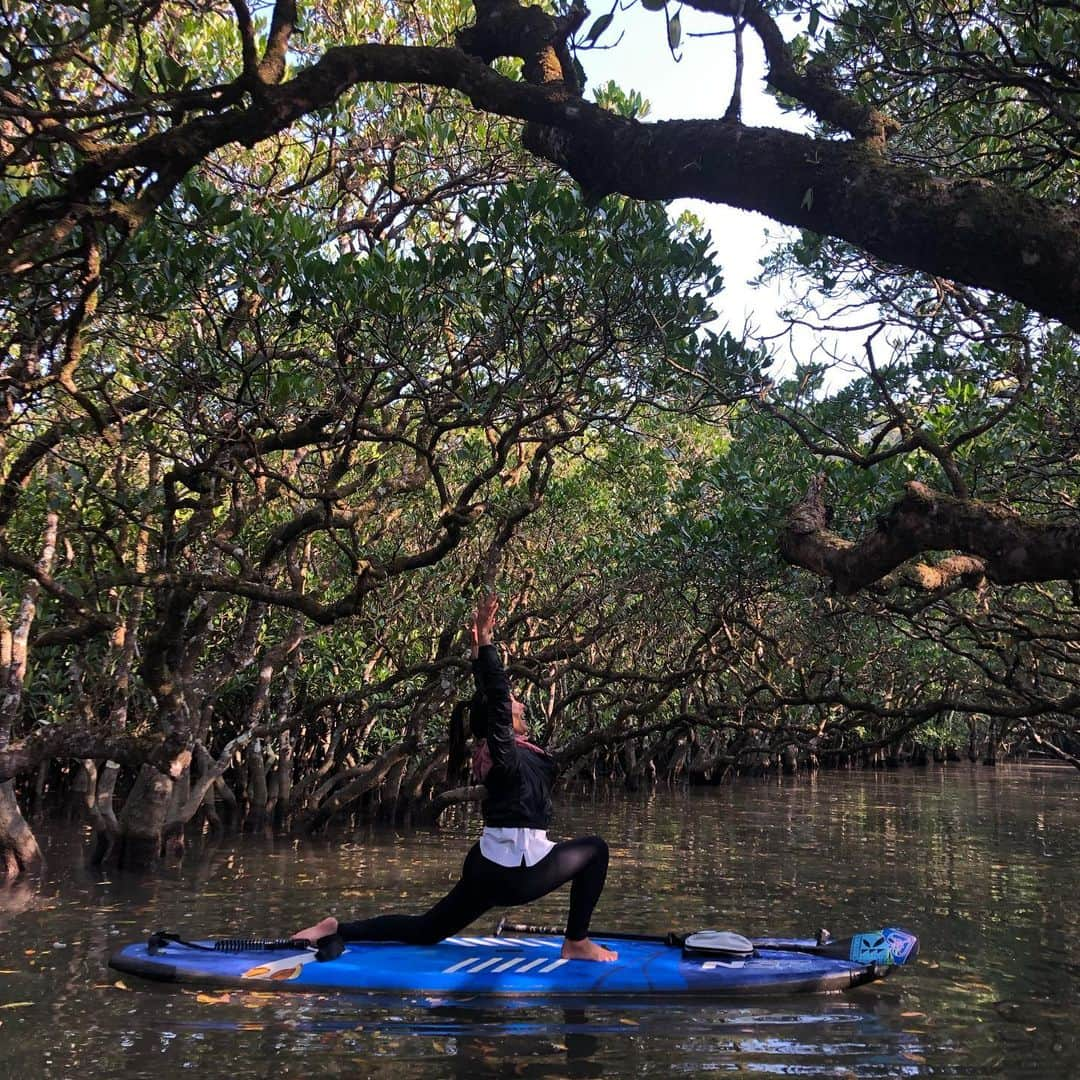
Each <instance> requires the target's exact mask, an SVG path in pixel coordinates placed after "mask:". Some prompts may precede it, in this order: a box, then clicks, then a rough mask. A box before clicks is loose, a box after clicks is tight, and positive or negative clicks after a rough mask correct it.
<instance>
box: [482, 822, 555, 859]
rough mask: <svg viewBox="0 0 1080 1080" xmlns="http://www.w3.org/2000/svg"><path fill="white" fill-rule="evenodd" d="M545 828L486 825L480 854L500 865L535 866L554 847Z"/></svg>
mask: <svg viewBox="0 0 1080 1080" xmlns="http://www.w3.org/2000/svg"><path fill="white" fill-rule="evenodd" d="M554 846H555V842H554V841H553V840H549V839H548V834H547V831H546V830H544V829H507V828H496V827H494V826H492V825H485V826H484V831H483V833H481V835H480V854H481V855H483V856H484V858H485V859H490V860H491V861H492V862H493V863H498V864H499V866H520V865H521V863H522V861H523V860H524V862H525V865H526V866H535V865H536V864H537V863H538V862H539V861H540V860H541V859H542V858H543V857H544V856H545V855H546V854H547V853H548V852H549V851H550V850H551V849H552V848H553V847H554Z"/></svg>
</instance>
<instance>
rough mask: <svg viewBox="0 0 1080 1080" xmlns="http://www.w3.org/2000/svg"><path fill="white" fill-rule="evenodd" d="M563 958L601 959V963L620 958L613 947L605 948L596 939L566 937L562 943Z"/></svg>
mask: <svg viewBox="0 0 1080 1080" xmlns="http://www.w3.org/2000/svg"><path fill="white" fill-rule="evenodd" d="M562 958H563V959H564V960H599V961H600V962H601V963H610V962H611V961H612V960H618V959H619V954H618V953H617V952H613V951H612V950H611V949H605V948H604V946H603V945H597V944H596V942H595V941H590V940H589V939H588V938H582V939H581V940H580V941H571V940H570V939H569V938H564V939H563V943H562Z"/></svg>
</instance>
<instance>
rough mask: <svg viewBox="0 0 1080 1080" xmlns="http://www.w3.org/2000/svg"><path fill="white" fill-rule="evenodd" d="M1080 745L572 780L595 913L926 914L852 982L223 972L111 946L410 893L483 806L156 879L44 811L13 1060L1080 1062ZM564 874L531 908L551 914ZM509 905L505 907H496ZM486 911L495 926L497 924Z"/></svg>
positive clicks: (457, 843) (247, 854) (399, 1064)
mask: <svg viewBox="0 0 1080 1080" xmlns="http://www.w3.org/2000/svg"><path fill="white" fill-rule="evenodd" d="M1077 791H1078V787H1077V779H1076V777H1075V776H1074V775H1073V774H1072V773H1070V772H1068V771H1065V770H1050V769H1027V768H1019V767H1016V768H1014V767H1009V768H1006V769H1000V770H998V771H996V772H990V771H988V770H979V769H971V770H969V769H967V768H966V767H965V768H958V769H927V770H923V771H915V770H912V771H903V772H899V773H889V774H881V773H867V774H856V775H846V774H845V775H826V776H823V777H820V778H818V779H817V780H816V781H813V782H807V781H805V780H801V781H798V782H784V783H761V784H757V783H751V782H748V783H740V784H736V785H734V786H732V787H727V788H719V789H712V790H708V791H692V792H689V793H680V792H674V793H673V792H668V791H661V792H657V793H656V794H654V795H651V796H643V797H640V798H616V799H611V800H602V799H601V800H588V801H577V802H571V803H564V805H563V807H562V809H561V812H560V819H559V835H568V834H573V833H578V832H602V833H604V834H605V835H606V836H607V837H608V839H609V841H610V842H611V847H612V854H613V859H612V870H611V875H610V877H609V885H608V889H607V890H606V891H605V895H604V897H603V898H602V901H601V906H600V909H599V910H598V912H597V916H596V923H597V926H598V927H606V928H608V929H615V928H617V929H620V930H627V931H638V932H655V931H664V930H667V929H684V930H685V929H690V928H695V927H702V926H713V927H717V928H725V929H737V930H740V931H742V932H745V933H748V934H769V933H774V934H808V933H813V931H814V930H815V929H816V928H817V927H819V926H828V927H829V928H830V929H831V930H833V932H834V933H837V934H842V933H844V932H850V931H853V930H857V929H868V928H871V927H873V926H875V925H882V924H883V923H887V922H895V923H898V924H900V925H908V926H910V927H911V928H912V929H915V930H916V931H917V932H918V933H919V934H920V936H921V938H922V952H921V955H920V958H919V960H918V962H917V964H916V966H915V967H914V968H913V969H910V970H908V969H905V970H903V971H901V972H899V973H897V974H896V975H895V976H894V977H892V978H890V979H888V980H886V981H885V982H884V983H879V984H874V985H873V986H869V987H864V988H861V989H860V990H858V991H856V992H854V993H852V994H849V995H845V996H840V997H825V998H800V999H787V1000H769V1001H755V1002H753V1003H740V1002H724V1001H715V1002H702V1001H693V1002H685V1001H683V1002H662V1003H657V1002H643V1001H628V1002H621V1003H617V1002H611V1001H604V1002H595V1001H594V1002H574V1003H566V1002H560V1003H559V1004H557V1005H555V1004H551V1003H542V1002H537V1001H535V1000H522V1001H518V1002H513V1003H507V1002H505V1001H502V1000H500V1001H498V1002H497V1003H496V1002H494V1001H492V1000H490V999H489V1000H488V1001H486V1002H485V1001H483V1000H481V999H472V1000H468V999H464V1000H437V999H432V998H415V999H404V1000H403V999H400V998H398V999H392V1000H386V999H376V998H372V997H346V996H323V995H301V994H288V993H281V994H259V993H252V992H244V991H230V992H228V993H204V994H200V993H198V992H197V991H194V990H190V989H183V988H179V987H170V986H163V985H157V984H147V983H143V982H141V981H139V980H138V979H136V978H134V977H125V978H123V979H121V978H118V977H117V975H116V973H115V972H111V971H109V970H108V969H107V968H106V967H105V965H104V961H105V958H106V957H107V955H108V954H109V952H110V951H112V949H114V948H115V947H117V946H118V945H119V944H120V943H121V942H124V941H128V940H135V939H138V938H140V937H143V936H144V935H146V934H147V933H149V932H150V931H152V930H155V929H159V928H167V929H171V930H175V931H179V932H180V933H182V934H185V935H186V936H205V935H219V936H242V935H250V934H261V935H267V936H281V935H283V934H285V933H288V932H290V931H291V930H293V929H295V928H296V927H298V926H300V925H306V924H307V923H309V922H310V921H311V920H312V918H313V916H316V915H319V914H321V913H323V912H325V911H335V912H336V913H339V914H345V913H356V914H357V915H362V914H367V913H370V912H375V911H379V910H387V909H390V908H403V909H407V910H416V909H418V908H421V907H423V906H425V905H427V904H428V903H430V902H431V901H432V900H434V899H435V898H437V897H438V896H440V895H442V893H443V892H445V890H446V889H447V888H448V886H449V885H450V883H451V882H452V881H453V880H454V879H455V878H456V875H457V872H458V870H459V868H460V863H461V859H462V857H463V856H464V853H465V851H466V849H467V847H468V844H469V838H470V837H471V836H472V835H474V833H475V830H476V828H477V823H476V822H475V821H471V820H467V819H463V820H461V821H459V822H457V823H456V824H454V825H452V826H451V827H449V828H447V829H445V830H443V831H441V832H434V831H430V830H420V831H409V832H403V831H394V830H381V831H380V830H373V831H371V832H367V833H364V834H362V835H356V836H350V837H347V838H345V837H336V838H327V839H322V840H319V841H317V842H305V843H299V842H297V841H295V840H286V839H276V840H275V839H263V838H259V839H251V838H248V839H242V840H240V839H238V840H236V841H227V842H225V843H223V844H220V845H216V846H207V847H203V848H201V849H200V848H198V846H197V845H195V846H193V847H192V849H191V850H190V851H189V855H188V856H187V857H186V858H185V861H184V862H183V863H182V864H180V865H179V866H174V867H171V868H168V869H166V870H164V871H163V872H162V873H160V874H156V875H152V876H146V877H132V876H128V875H124V876H119V875H113V874H109V873H102V872H100V871H96V870H94V869H91V868H88V867H86V866H85V864H84V861H83V859H84V850H85V844H84V839H85V838H84V836H83V835H82V834H81V833H80V831H79V830H72V829H71V828H70V827H68V828H66V829H59V828H57V829H50V830H43V832H42V839H43V840H44V841H45V843H46V856H47V859H48V865H47V868H46V871H45V874H44V877H43V878H42V880H41V882H40V883H30V884H24V885H20V886H18V887H16V888H15V889H13V890H9V891H6V892H0V1076H3V1077H7V1076H15V1077H19V1078H26V1080H30V1078H32V1077H33V1078H36V1077H46V1078H49V1077H65V1078H66V1077H69V1076H75V1075H80V1076H85V1077H92V1076H114V1075H124V1076H125V1077H140V1076H145V1077H154V1078H160V1077H162V1076H163V1075H165V1074H168V1075H173V1074H176V1073H180V1072H182V1071H185V1070H187V1071H194V1072H197V1073H199V1074H200V1075H202V1076H207V1077H230V1078H240V1077H248V1076H254V1077H262V1076H266V1077H275V1078H278V1077H311V1076H348V1077H385V1078H387V1080H391V1078H392V1080H398V1078H403V1077H425V1078H426V1077H445V1076H451V1077H453V1076H461V1077H464V1076H469V1077H486V1076H492V1077H493V1076H525V1077H532V1076H537V1077H539V1076H550V1077H559V1076H568V1077H578V1076H581V1077H586V1076H602V1075H603V1076H630V1075H635V1076H636V1075H643V1076H657V1075H670V1074H682V1075H687V1076H698V1075H701V1074H703V1073H706V1072H714V1071H718V1072H747V1073H764V1074H766V1075H784V1076H815V1077H816V1076H830V1077H831V1076H847V1077H895V1076H934V1077H941V1076H948V1077H952V1076H957V1077H960V1076H962V1077H998V1076H1004V1077H1008V1078H1013V1077H1039V1078H1040V1080H1042V1078H1048V1080H1057V1078H1062V1080H1065V1078H1069V1080H1072V1078H1074V1077H1076V1076H1080V1035H1078V1030H1077V1029H1078V1025H1077V1023H1076V1018H1077V1016H1080V900H1078V897H1080V873H1078V868H1080V800H1078V799H1077ZM565 904H566V898H565V896H558V895H556V896H554V897H550V898H547V899H545V900H543V901H541V902H540V903H539V904H537V905H534V906H533V907H531V908H530V909H529V916H528V917H529V918H530V920H535V921H536V922H541V923H550V922H553V921H558V920H560V919H561V918H562V917H563V916H564V914H565ZM497 914H498V913H492V915H491V919H490V921H491V923H494V921H495V918H496V917H497ZM478 926H480V924H478Z"/></svg>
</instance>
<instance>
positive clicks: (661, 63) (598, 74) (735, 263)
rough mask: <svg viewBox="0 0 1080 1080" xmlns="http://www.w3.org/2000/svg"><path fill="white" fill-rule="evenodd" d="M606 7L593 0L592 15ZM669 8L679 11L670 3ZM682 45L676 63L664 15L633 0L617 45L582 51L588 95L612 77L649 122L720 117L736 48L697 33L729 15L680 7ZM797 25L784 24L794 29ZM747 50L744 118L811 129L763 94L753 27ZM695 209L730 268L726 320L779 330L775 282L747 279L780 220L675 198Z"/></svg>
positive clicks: (606, 39)
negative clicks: (638, 99) (634, 97)
mask: <svg viewBox="0 0 1080 1080" xmlns="http://www.w3.org/2000/svg"><path fill="white" fill-rule="evenodd" d="M605 10H609V9H605V8H602V7H599V6H598V5H596V4H595V2H594V6H593V10H592V15H591V16H590V19H589V20H587V21H586V23H585V28H586V30H587V29H588V27H589V26H591V25H592V20H593V19H594V18H596V17H598V16H599V15H601V14H603V13H604V11H605ZM669 10H671V11H674V10H675V7H674V4H672V5H671V6H670V8H669ZM680 18H681V21H682V44H681V46H680V48H679V50H678V52H679V54H680V55H681V60H680V61H679V62H678V63H676V62H675V60H674V59H673V58H672V56H671V52H670V50H669V49H668V46H667V30H666V22H665V19H666V17H665V14H664V13H663V12H662V11H645V10H644V9H643V8H642V7H640V6H639V5H637V4H635V5H634V6H633V7H632V8H631V9H630V10H629V11H617V12H616V14H615V21H614V22H613V23H612V25H611V26H610V27H609V28H608V29H607V31H606V32H605V33H604V34H603V36H602V37H601V38H600V45H604V44H608V45H611V44H614V42H615V41H616V40H618V37H619V34H620V33H622V34H623V38H622V40H621V41H619V43H618V45H617V46H616V47H615V48H610V49H593V50H590V51H583V52H582V53H581V55H580V58H581V61H582V64H583V65H584V67H585V71H586V73H587V74H588V77H589V84H588V88H587V90H586V93H588V92H589V91H591V90H594V89H595V88H596V87H598V86H601V85H603V84H604V83H606V82H607V81H609V80H614V81H615V82H616V83H618V84H619V85H620V86H621V87H622V88H623V89H625V90H637V91H638V92H639V93H640V94H641V95H642V96H643V97H644V98H645V99H646V100H647V101H648V102H649V103H650V105H651V106H652V109H651V112H650V114H649V116H648V117H647V119H648V120H670V119H681V118H694V117H696V118H699V119H701V118H708V117H712V118H719V117H721V116H722V115H723V113H724V110H725V109H726V108H727V105H728V102H729V100H730V98H731V90H732V85H733V82H734V72H735V59H734V57H735V50H734V44H733V40H732V37H731V36H730V34H728V35H725V36H722V37H695V36H694V35H695V34H703V33H704V34H715V33H716V32H717V31H721V30H730V28H731V25H732V24H731V20H730V19H723V18H718V17H717V16H711V17H710V16H707V15H704V14H702V13H700V12H696V11H693V10H691V9H689V8H685V7H684V8H682V10H681V14H680ZM797 29H798V28H797V27H794V26H792V27H790V28H788V27H786V28H785V31H786V32H788V33H791V32H797ZM743 45H744V49H745V54H746V60H745V73H744V77H743V88H742V118H743V122H744V123H746V124H750V125H754V126H768V127H780V128H787V129H789V130H803V131H805V130H806V129H807V126H808V125H807V124H806V122H805V120H803V119H802V118H801V117H800V116H798V115H796V114H791V113H784V112H782V111H781V110H780V109H779V107H778V106H777V104H776V102H775V100H774V99H773V98H772V97H770V96H769V95H768V94H766V93H765V89H764V87H765V83H764V73H765V62H764V57H763V54H762V51H761V47H760V45H759V43H758V40H757V37H756V36H755V34H754V33H753V31H751V30H749V29H748V30H747V31H746V32H745V33H744V34H743ZM684 208H689V209H691V210H692V211H693V212H694V213H695V214H696V215H698V216H699V217H700V218H702V219H703V220H704V221H705V223H706V225H707V226H708V228H709V229H710V231H711V232H712V236H713V244H714V247H715V249H716V252H717V256H718V261H719V263H720V265H721V266H722V267H723V268H724V285H725V287H724V292H723V294H722V295H721V297H720V298H719V304H720V308H721V316H722V321H726V322H727V323H728V324H729V326H730V328H731V330H732V332H733V333H736V334H738V333H740V332H741V331H742V328H743V326H744V324H745V323H746V321H747V319H749V320H750V321H751V323H752V324H753V325H754V326H755V328H756V329H757V330H759V331H766V332H767V331H775V330H778V329H779V328H780V325H781V324H780V322H779V320H778V319H777V318H776V310H777V308H778V307H779V306H780V304H781V293H780V292H779V290H778V289H777V287H776V285H775V284H770V285H769V286H764V287H758V288H752V287H751V286H750V285H749V282H750V280H751V279H752V278H754V277H756V276H757V274H758V271H759V261H760V259H761V257H762V256H763V255H764V254H765V253H766V252H767V251H768V250H769V249H770V248H771V247H773V246H775V245H776V243H777V241H778V240H779V238H780V237H781V236H783V235H784V233H785V232H788V233H789V234H790V230H785V229H784V227H783V226H781V225H779V224H778V223H777V222H774V221H770V220H769V219H768V218H765V217H763V216H761V215H760V214H754V213H751V212H748V211H744V210H734V209H732V208H730V207H726V206H718V205H717V204H715V203H706V202H701V201H699V200H696V199H694V200H690V199H682V200H679V201H677V202H675V203H672V206H671V209H672V212H673V213H675V214H678V213H679V212H680V211H681V210H682V209H684ZM812 347H813V341H811V340H809V338H808V337H807V336H805V335H804V336H803V338H802V340H801V341H799V342H798V344H797V349H798V352H799V354H800V358H801V359H806V358H807V357H808V354H809V350H810V349H811V348H812Z"/></svg>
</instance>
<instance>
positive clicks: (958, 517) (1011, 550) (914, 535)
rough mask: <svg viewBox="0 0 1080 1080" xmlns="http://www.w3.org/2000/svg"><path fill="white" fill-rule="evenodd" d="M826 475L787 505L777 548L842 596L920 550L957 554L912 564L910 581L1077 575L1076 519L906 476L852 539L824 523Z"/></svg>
mask: <svg viewBox="0 0 1080 1080" xmlns="http://www.w3.org/2000/svg"><path fill="white" fill-rule="evenodd" d="M824 492H825V477H824V475H820V476H818V477H816V478H815V479H814V480H813V481H812V482H811V484H810V486H809V488H808V490H807V493H806V495H805V496H804V497H803V498H802V499H801V500H799V502H797V503H796V504H795V505H794V506H792V507H791V509H790V510H789V512H788V518H787V523H786V526H785V528H784V531H783V532H782V534H781V537H780V551H781V554H782V555H783V556H784V558H785V559H787V561H788V562H790V563H793V564H794V565H796V566H802V567H804V568H805V569H807V570H810V571H812V572H813V573H815V574H818V575H820V576H821V577H825V578H828V579H829V580H831V581H832V583H833V585H834V587H835V588H836V591H837V592H838V593H840V594H841V595H850V594H852V593H856V592H858V591H859V590H860V589H863V588H866V587H867V586H868V585H872V584H873V583H875V582H881V581H882V580H883V579H885V578H886V576H887V575H889V574H890V573H891V571H893V570H895V569H896V568H897V567H899V566H901V565H902V564H903V563H906V562H907V561H908V560H909V559H912V558H914V557H915V556H917V555H921V554H922V553H923V552H927V551H958V552H962V553H964V554H963V555H960V556H954V557H953V558H951V559H947V560H945V562H943V563H942V564H940V565H939V566H937V567H932V566H919V567H916V568H915V570H914V574H915V580H917V581H918V583H919V584H921V585H923V586H924V587H926V588H940V587H943V586H945V585H947V584H949V583H950V582H952V581H953V580H955V579H956V578H957V577H958V576H965V575H967V576H970V578H971V579H972V581H974V580H977V579H978V577H980V576H981V575H982V574H983V573H985V575H986V577H987V578H989V579H990V580H991V581H993V582H996V583H997V584H999V585H1013V584H1017V583H1019V582H1025V581H1058V580H1075V579H1077V578H1080V522H1078V523H1076V524H1056V523H1051V522H1038V521H1028V520H1025V519H1024V518H1021V517H1020V516H1019V515H1018V514H1015V513H1014V512H1012V511H1011V510H1008V509H1006V508H1004V507H1002V506H998V505H996V504H994V503H987V502H981V501H979V500H977V499H958V498H956V497H954V496H952V495H946V494H943V493H941V492H937V491H932V490H931V489H930V488H928V487H926V485H924V484H920V483H918V482H915V481H912V482H911V483H909V484H908V485H907V489H906V492H905V494H904V496H903V498H901V499H900V501H899V502H897V503H896V505H895V506H893V507H892V509H891V510H889V511H888V513H887V514H885V515H884V516H883V517H882V518H881V519H880V520H879V522H878V525H877V528H876V529H875V530H874V531H873V532H871V533H868V534H867V535H866V536H864V537H863V538H862V539H861V540H859V541H852V540H846V539H844V538H843V537H841V536H838V535H837V534H836V533H834V532H832V531H830V530H829V529H828V528H827V516H828V515H827V512H826V508H825V499H824Z"/></svg>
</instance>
